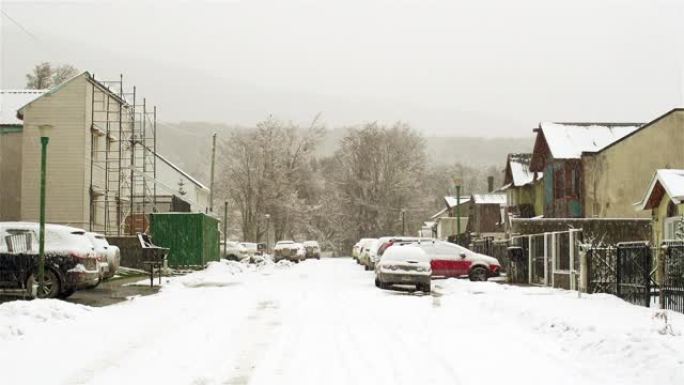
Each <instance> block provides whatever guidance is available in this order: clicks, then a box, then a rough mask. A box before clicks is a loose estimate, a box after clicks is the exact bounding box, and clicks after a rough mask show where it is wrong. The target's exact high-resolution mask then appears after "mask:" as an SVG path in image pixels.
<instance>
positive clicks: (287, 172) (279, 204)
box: [219, 118, 324, 241]
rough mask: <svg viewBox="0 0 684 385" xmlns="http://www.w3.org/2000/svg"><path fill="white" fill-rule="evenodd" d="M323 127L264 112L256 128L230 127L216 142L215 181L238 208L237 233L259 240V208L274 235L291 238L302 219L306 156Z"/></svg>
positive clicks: (262, 230) (261, 237) (263, 227)
mask: <svg viewBox="0 0 684 385" xmlns="http://www.w3.org/2000/svg"><path fill="white" fill-rule="evenodd" d="M323 131H324V129H323V127H322V125H321V124H319V123H318V119H317V118H316V119H314V121H313V122H312V124H311V125H310V126H309V127H307V128H302V127H299V126H297V125H294V124H291V123H283V122H281V121H279V120H276V119H273V118H269V119H267V120H265V121H263V122H260V123H258V124H257V127H256V129H253V130H242V131H237V132H235V133H233V134H232V135H231V136H230V138H229V140H228V141H227V142H225V143H223V144H222V145H221V147H222V151H220V154H221V158H220V161H219V170H220V172H219V183H220V185H221V186H222V187H223V190H224V191H226V192H227V195H228V196H229V198H230V199H231V200H232V201H233V202H234V204H235V206H236V207H237V209H238V211H239V212H240V219H241V228H242V233H243V238H244V239H246V240H250V241H262V240H264V236H265V231H266V221H265V214H269V215H270V225H271V226H272V227H271V228H272V229H273V231H274V233H275V236H276V238H278V239H282V238H285V237H287V238H295V237H296V235H298V234H300V233H301V232H303V230H304V228H305V224H306V221H307V216H306V212H307V209H306V206H307V202H306V199H305V196H303V195H305V193H306V191H307V188H308V187H307V185H308V184H309V183H311V179H312V177H311V174H312V171H311V167H310V164H311V163H310V161H311V158H312V153H313V150H314V148H315V145H316V143H317V142H318V140H319V139H320V137H321V135H322V133H323Z"/></svg>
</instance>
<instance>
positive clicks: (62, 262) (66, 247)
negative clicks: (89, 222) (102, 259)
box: [0, 222, 100, 298]
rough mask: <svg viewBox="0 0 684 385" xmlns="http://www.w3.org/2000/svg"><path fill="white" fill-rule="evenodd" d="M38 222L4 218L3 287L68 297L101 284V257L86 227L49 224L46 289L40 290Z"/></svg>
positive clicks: (0, 237)
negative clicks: (78, 227) (97, 253)
mask: <svg viewBox="0 0 684 385" xmlns="http://www.w3.org/2000/svg"><path fill="white" fill-rule="evenodd" d="M37 234H38V225H37V224H35V223H28V222H0V291H1V292H4V293H10V294H20V293H28V294H31V295H37V296H39V297H44V298H66V297H68V296H70V295H71V294H73V293H74V292H75V291H76V290H79V289H86V288H89V287H93V286H95V285H97V283H98V282H99V279H100V274H99V270H98V261H97V258H96V255H95V252H94V250H93V246H92V243H90V241H89V240H88V238H87V237H86V234H85V231H84V230H82V229H77V228H73V227H68V226H59V225H46V227H45V250H46V251H45V273H44V280H45V281H44V282H45V287H44V292H42V293H38V292H37V288H38V259H39V257H38V251H37V250H38V245H37V238H38V237H37Z"/></svg>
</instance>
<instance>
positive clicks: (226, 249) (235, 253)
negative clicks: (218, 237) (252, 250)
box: [220, 241, 250, 261]
mask: <svg viewBox="0 0 684 385" xmlns="http://www.w3.org/2000/svg"><path fill="white" fill-rule="evenodd" d="M220 252H221V256H222V257H223V258H225V259H229V260H231V261H241V260H243V259H245V258H248V257H249V256H250V254H249V250H248V249H247V247H245V246H244V245H243V244H241V243H240V242H235V241H224V242H221V251H220Z"/></svg>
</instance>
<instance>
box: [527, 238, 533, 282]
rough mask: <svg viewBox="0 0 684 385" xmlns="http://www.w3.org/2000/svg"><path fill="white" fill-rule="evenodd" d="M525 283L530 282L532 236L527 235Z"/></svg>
mask: <svg viewBox="0 0 684 385" xmlns="http://www.w3.org/2000/svg"><path fill="white" fill-rule="evenodd" d="M527 283H529V284H532V236H531V235H528V236H527Z"/></svg>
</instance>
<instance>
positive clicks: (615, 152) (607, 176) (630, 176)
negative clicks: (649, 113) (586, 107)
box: [582, 110, 684, 218]
mask: <svg viewBox="0 0 684 385" xmlns="http://www.w3.org/2000/svg"><path fill="white" fill-rule="evenodd" d="M682 148H684V111H679V110H675V111H673V112H672V113H670V114H668V115H665V116H663V117H662V118H661V119H660V120H658V121H656V122H654V123H652V124H651V125H650V126H648V127H645V128H644V129H641V130H639V131H637V132H636V133H634V134H633V135H631V136H630V137H627V138H625V139H623V140H622V141H620V142H618V143H616V144H615V145H613V146H612V147H609V148H607V149H605V150H604V151H602V152H600V153H597V154H590V155H585V156H583V157H582V159H583V168H584V177H585V185H584V190H585V194H584V205H583V206H584V207H585V210H586V215H587V216H588V217H598V218H648V216H649V213H648V211H637V210H636V209H635V208H634V206H633V203H635V202H638V201H640V200H641V199H642V195H643V193H644V191H645V190H646V188H647V187H648V184H649V182H650V180H651V177H652V176H653V173H654V172H655V170H657V169H660V168H684V152H683V151H682Z"/></svg>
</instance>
